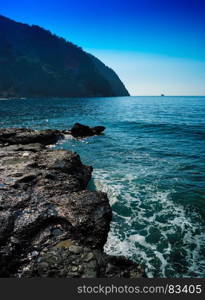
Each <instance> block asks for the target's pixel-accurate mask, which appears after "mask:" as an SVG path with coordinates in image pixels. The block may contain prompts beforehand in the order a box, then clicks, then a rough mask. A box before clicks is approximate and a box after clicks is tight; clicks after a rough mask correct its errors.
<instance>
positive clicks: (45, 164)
mask: <svg viewBox="0 0 205 300" xmlns="http://www.w3.org/2000/svg"><path fill="white" fill-rule="evenodd" d="M59 138H62V134H61V133H60V132H59V131H55V130H53V131H52V130H50V131H34V130H28V129H2V130H0V143H1V144H0V277H35V276H40V277H142V276H144V271H143V270H142V269H141V268H140V267H139V266H138V265H137V264H135V263H132V262H130V261H128V260H126V259H125V258H116V257H110V256H108V255H106V254H105V253H104V252H103V246H104V244H105V242H106V240H107V234H108V231H109V226H110V222H111V217H112V212H111V208H110V205H109V202H108V198H107V195H106V194H105V193H102V192H98V191H89V190H87V185H88V182H89V180H90V179H91V173H92V167H91V166H85V165H83V164H82V162H81V160H80V157H79V155H78V154H76V153H72V152H70V151H65V150H49V149H47V148H46V145H47V144H49V143H53V142H56V140H57V139H59Z"/></svg>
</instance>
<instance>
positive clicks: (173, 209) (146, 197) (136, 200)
mask: <svg viewBox="0 0 205 300" xmlns="http://www.w3.org/2000/svg"><path fill="white" fill-rule="evenodd" d="M117 172H118V171H113V173H109V172H106V171H104V170H95V171H94V174H93V178H94V182H95V185H96V188H97V189H98V190H101V191H104V192H106V193H108V197H109V200H110V204H111V205H112V206H114V205H115V204H116V203H117V202H119V203H120V205H122V210H123V207H124V208H131V215H129V216H124V215H122V214H120V213H119V212H118V211H115V207H114V209H113V213H114V220H113V222H112V223H111V229H110V232H109V235H108V241H107V243H106V245H105V248H104V249H105V251H106V252H107V253H108V254H115V255H125V256H126V257H132V258H133V259H135V260H137V261H139V262H141V263H143V262H144V263H145V266H146V272H147V275H148V276H149V277H154V276H156V274H157V276H161V277H166V276H168V275H167V274H169V272H170V271H172V272H173V273H172V274H173V275H172V276H175V277H192V276H194V277H203V276H204V274H205V273H204V268H205V260H204V257H203V255H202V250H203V248H204V245H205V236H204V234H203V230H204V228H202V226H203V225H202V223H201V222H199V221H198V220H199V218H200V217H199V216H198V215H195V216H194V212H193V213H192V215H187V213H186V211H185V209H184V207H183V206H182V205H179V204H176V203H174V202H173V201H172V200H171V199H170V194H171V193H172V192H173V191H172V190H168V191H160V190H159V189H158V187H157V184H156V182H155V183H149V184H142V183H140V184H137V178H138V177H137V176H136V175H135V174H132V173H130V174H127V175H126V176H124V177H122V176H121V174H118V173H117ZM143 173H144V170H143ZM140 175H141V174H140ZM142 195H143V196H142ZM133 205H134V206H133ZM133 207H135V208H136V209H134V208H133ZM192 217H193V218H194V217H195V221H194V222H193V218H192ZM160 218H165V220H164V221H161V220H160ZM136 222H138V223H140V224H142V225H143V226H144V230H145V232H146V234H145V232H144V234H143V235H142V234H140V233H139V232H138V230H137V229H136V228H135V223H136ZM124 227H126V229H125V228H124ZM153 228H154V229H157V230H159V232H160V235H161V240H162V239H164V241H165V242H166V243H165V246H164V247H162V248H160V250H159V248H158V246H159V245H158V243H157V242H156V243H153V242H150V241H149V240H147V237H148V236H149V231H150V230H151V229H153ZM170 235H173V236H175V239H176V242H172V243H171V242H170V240H169V238H168V236H170ZM177 235H179V236H178V240H177V237H176V236H177ZM178 243H179V244H180V247H181V248H180V249H183V250H184V251H185V254H184V255H185V259H186V269H185V271H184V273H183V274H181V273H179V274H178V273H177V272H176V270H175V266H174V265H173V264H175V263H176V264H178V265H180V264H181V263H180V261H177V260H176V261H173V259H170V255H171V254H172V253H173V251H178V250H176V249H174V248H177V244H178ZM193 247H194V248H193ZM192 248H193V249H192ZM179 254H180V253H179ZM182 267H183V266H182ZM167 272H168V273H167Z"/></svg>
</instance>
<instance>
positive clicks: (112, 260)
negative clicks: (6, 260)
mask: <svg viewBox="0 0 205 300" xmlns="http://www.w3.org/2000/svg"><path fill="white" fill-rule="evenodd" d="M74 249H77V251H73V250H74ZM35 276H37V277H55V278H59V277H66V278H73V277H78V278H99V277H101V278H106V277H108V278H116V277H127V278H142V277H146V275H145V272H144V270H143V269H142V268H140V267H139V265H138V264H136V263H134V262H132V261H130V260H128V259H126V258H124V257H114V256H109V255H107V254H105V253H103V252H101V251H100V250H92V249H90V248H87V247H82V246H77V245H70V247H58V248H56V247H53V248H51V249H50V250H49V251H47V252H45V253H42V254H40V255H39V256H38V258H37V259H35V260H33V261H32V262H30V263H29V264H28V265H27V266H26V267H24V268H22V270H21V277H35Z"/></svg>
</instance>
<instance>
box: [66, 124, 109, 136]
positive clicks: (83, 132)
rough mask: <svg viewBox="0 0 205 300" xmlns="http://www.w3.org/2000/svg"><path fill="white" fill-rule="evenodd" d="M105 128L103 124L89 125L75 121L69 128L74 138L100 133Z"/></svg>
mask: <svg viewBox="0 0 205 300" xmlns="http://www.w3.org/2000/svg"><path fill="white" fill-rule="evenodd" d="M104 130H105V127H104V126H96V127H93V128H92V127H89V126H86V125H83V124H80V123H75V124H74V125H73V127H72V128H71V131H70V132H71V135H72V136H73V137H75V138H78V137H79V138H82V137H88V136H93V135H96V134H101V133H102V132H103V131H104Z"/></svg>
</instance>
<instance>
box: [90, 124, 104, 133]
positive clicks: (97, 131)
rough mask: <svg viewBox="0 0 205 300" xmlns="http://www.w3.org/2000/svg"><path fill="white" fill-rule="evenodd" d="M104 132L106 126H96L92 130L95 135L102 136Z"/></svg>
mask: <svg viewBox="0 0 205 300" xmlns="http://www.w3.org/2000/svg"><path fill="white" fill-rule="evenodd" d="M104 130H105V127H104V126H96V127H93V128H92V131H93V134H101V133H102V132H103V131H104Z"/></svg>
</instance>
